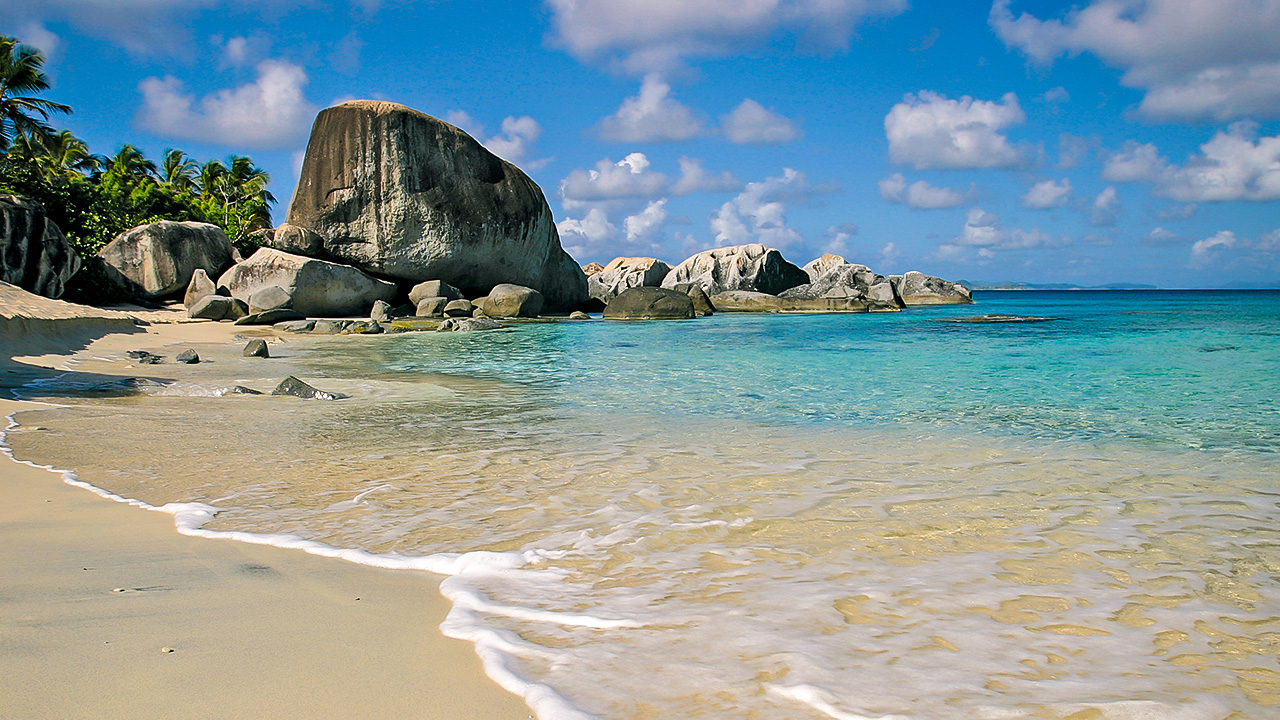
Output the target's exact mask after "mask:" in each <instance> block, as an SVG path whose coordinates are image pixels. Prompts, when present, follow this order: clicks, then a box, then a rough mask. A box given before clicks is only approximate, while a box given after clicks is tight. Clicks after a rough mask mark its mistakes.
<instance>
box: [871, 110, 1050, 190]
mask: <svg viewBox="0 0 1280 720" xmlns="http://www.w3.org/2000/svg"><path fill="white" fill-rule="evenodd" d="M1025 119H1026V115H1024V114H1023V112H1022V108H1021V107H1020V106H1019V105H1018V98H1017V97H1016V96H1015V95H1014V94H1013V93H1008V94H1006V95H1005V96H1004V97H1003V98H1001V100H1000V102H998V103H997V102H991V101H987V100H974V99H973V98H971V97H969V96H967V95H966V96H964V97H961V98H960V99H959V100H951V99H948V98H946V97H944V96H942V95H939V94H937V93H933V92H929V91H927V90H926V91H922V92H920V93H918V94H916V95H910V94H909V95H907V96H906V97H905V98H903V101H902V102H900V103H898V104H897V105H894V106H893V108H892V109H891V110H890V111H889V114H888V115H886V116H885V119H884V130H885V136H886V137H887V138H888V140H889V157H890V159H892V160H893V161H894V162H896V163H904V164H909V165H912V166H914V167H915V168H916V169H917V170H923V169H926V168H949V169H969V168H1012V167H1019V166H1022V165H1025V164H1026V163H1027V160H1028V153H1027V152H1026V150H1025V149H1020V148H1016V147H1014V146H1013V145H1011V144H1010V143H1009V139H1008V138H1007V137H1006V136H1005V135H1004V134H1003V133H1002V132H1001V131H1003V130H1004V129H1005V128H1008V127H1010V126H1012V125H1017V124H1019V123H1021V122H1023V121H1024V120H1025Z"/></svg>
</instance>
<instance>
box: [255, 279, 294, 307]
mask: <svg viewBox="0 0 1280 720" xmlns="http://www.w3.org/2000/svg"><path fill="white" fill-rule="evenodd" d="M292 307H293V296H292V295H290V294H289V291H288V290H285V289H284V288H282V287H280V286H279V285H268V286H266V287H264V288H262V289H261V290H258V291H256V292H254V293H251V294H250V295H249V312H251V313H261V312H266V311H268V310H289V309H291V308H292Z"/></svg>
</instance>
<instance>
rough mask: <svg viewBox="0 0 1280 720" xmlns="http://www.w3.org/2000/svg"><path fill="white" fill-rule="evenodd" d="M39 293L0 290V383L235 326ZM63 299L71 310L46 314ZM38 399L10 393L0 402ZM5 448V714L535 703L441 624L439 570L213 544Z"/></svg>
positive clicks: (170, 519) (423, 709)
mask: <svg viewBox="0 0 1280 720" xmlns="http://www.w3.org/2000/svg"><path fill="white" fill-rule="evenodd" d="M8 299H10V298H0V301H2V300H8ZM41 300H44V299H43V298H42V299H41ZM45 302H47V303H50V305H48V306H44V303H40V305H42V306H44V307H39V308H34V309H33V308H19V309H17V310H16V311H15V308H14V305H13V304H12V303H8V304H0V315H3V317H0V340H4V341H5V345H6V347H5V350H4V352H3V357H2V358H0V388H4V389H11V388H15V387H18V386H21V385H23V384H26V383H28V382H31V381H32V380H36V379H40V378H43V377H52V376H54V375H58V374H62V373H65V372H77V370H75V369H74V368H73V367H70V366H68V364H67V360H68V359H69V357H68V354H69V353H75V352H77V351H79V350H81V349H83V348H90V349H92V350H95V351H96V350H98V349H99V348H103V347H109V348H118V347H125V346H129V347H135V346H137V345H139V344H141V343H145V344H148V345H154V344H173V343H191V342H197V343H198V342H223V341H227V340H229V339H230V338H231V336H232V335H234V334H236V333H238V332H241V331H243V330H244V329H245V328H242V327H237V328H235V329H234V330H233V329H232V327H233V326H231V325H229V324H225V323H182V324H176V323H173V324H168V323H165V322H164V320H165V314H164V313H163V311H162V312H161V313H146V312H144V313H139V314H140V315H142V316H143V319H145V320H149V321H151V323H152V324H150V325H148V326H140V327H132V326H133V324H134V323H133V318H132V317H130V315H137V314H133V313H130V315H125V314H124V313H113V312H110V311H97V312H96V313H95V312H90V311H91V310H93V309H79V310H75V309H74V308H77V306H71V305H69V304H68V303H60V302H56V301H45ZM57 307H60V308H63V309H65V308H73V309H72V310H70V311H68V312H67V316H68V317H58V316H57V312H55V313H54V316H52V317H50V316H48V315H47V313H48V311H49V309H50V308H57ZM173 317H177V315H176V314H175V315H173ZM125 318H128V319H127V320H126V319H125ZM68 319H70V320H71V321H70V322H67V320H68ZM121 330H124V332H125V333H129V334H121V332H120V331H121ZM224 335H225V337H223V336H224ZM55 351H56V352H57V353H58V354H51V353H53V352H55ZM18 358H21V359H18ZM170 369H172V368H170ZM42 407H47V405H46V404H44V403H40V402H31V401H20V400H10V399H2V400H0V416H6V417H9V416H13V415H14V414H19V413H22V412H23V411H26V410H33V409H38V408H42ZM5 424H6V425H8V424H9V422H6V423H5ZM5 455H6V457H4V458H0V468H2V471H0V496H3V497H4V498H5V502H4V503H3V504H0V543H2V544H3V546H4V547H5V548H6V552H5V553H4V554H3V555H2V556H0V577H4V578H5V579H6V582H5V583H4V585H3V586H2V587H0V639H2V640H3V647H4V649H3V650H0V677H4V678H5V680H4V682H3V686H4V687H3V692H0V716H5V717H28V718H54V717H67V716H71V715H84V716H92V717H101V718H111V717H159V716H162V715H166V714H173V713H174V712H175V711H177V712H180V713H189V712H191V711H193V710H195V709H197V708H199V709H201V710H202V711H203V712H207V713H208V714H210V715H216V716H220V717H261V718H276V717H310V718H348V717H380V718H401V717H403V718H410V717H412V718H439V719H440V720H447V719H454V718H457V719H460V720H465V719H467V718H476V719H480V718H485V719H494V720H501V719H503V718H509V719H511V720H517V719H523V718H529V717H531V716H532V713H531V711H530V709H529V708H528V707H527V706H526V705H525V703H524V702H523V701H522V699H521V698H520V697H519V696H517V695H513V694H511V693H508V692H507V691H505V690H503V689H502V688H501V687H500V686H499V685H498V684H497V683H496V682H494V681H493V680H492V679H490V678H489V677H488V676H487V675H486V674H485V671H484V668H483V665H482V663H481V659H480V657H479V656H478V655H477V653H476V651H475V649H474V647H473V645H472V644H471V643H469V642H465V641H462V640H455V639H450V638H448V637H446V636H445V635H443V633H442V631H441V628H440V625H441V623H442V622H444V620H445V617H446V614H447V613H448V612H449V610H450V603H449V601H448V600H446V599H445V597H443V596H442V595H441V593H440V583H441V582H442V580H443V579H444V576H441V575H436V574H426V573H422V572H415V573H408V572H403V571H400V570H393V569H384V568H378V567H370V566H367V565H361V564H356V563H350V562H334V560H333V559H331V558H327V557H318V556H316V555H313V554H310V553H306V552H297V551H296V550H293V549H288V548H281V547H276V546H272V545H264V544H251V543H246V542H223V543H214V542H209V541H208V540H207V539H206V538H203V537H191V536H188V535H186V534H182V533H180V532H179V530H178V528H177V527H176V526H175V520H176V519H177V518H175V517H174V516H173V515H171V514H170V513H169V512H139V510H140V509H141V508H140V507H127V506H126V505H125V503H122V502H105V501H104V497H101V496H98V497H95V496H94V494H91V493H90V492H85V491H84V489H83V488H82V487H76V486H74V485H72V484H70V483H69V482H68V480H69V478H68V477H67V476H66V475H62V471H59V470H51V469H48V468H44V467H39V466H35V465H32V464H30V463H27V462H24V461H20V460H16V459H14V458H12V457H11V456H9V453H8V446H7V444H6V445H5ZM131 504H134V503H131ZM151 509H156V508H151ZM165 649H169V650H172V652H165V651H164V650H165Z"/></svg>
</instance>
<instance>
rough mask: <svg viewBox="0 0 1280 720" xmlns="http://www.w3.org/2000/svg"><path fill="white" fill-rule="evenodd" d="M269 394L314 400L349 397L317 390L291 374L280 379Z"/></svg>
mask: <svg viewBox="0 0 1280 720" xmlns="http://www.w3.org/2000/svg"><path fill="white" fill-rule="evenodd" d="M271 394H272V395H294V396H296V397H300V398H307V399H313V398H314V399H316V400H341V399H342V398H346V397H350V396H349V395H343V394H342V393H331V392H325V391H323V390H317V389H315V388H313V387H311V386H310V385H308V384H306V383H304V382H302V381H301V380H299V379H298V378H296V377H294V376H292V375H290V376H289V377H287V378H285V379H284V380H281V381H280V384H279V385H277V386H276V389H275V390H272V391H271Z"/></svg>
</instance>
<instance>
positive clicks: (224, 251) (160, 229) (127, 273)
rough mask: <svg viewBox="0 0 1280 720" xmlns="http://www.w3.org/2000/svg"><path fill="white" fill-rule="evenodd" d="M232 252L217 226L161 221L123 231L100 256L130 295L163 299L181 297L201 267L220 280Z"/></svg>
mask: <svg viewBox="0 0 1280 720" xmlns="http://www.w3.org/2000/svg"><path fill="white" fill-rule="evenodd" d="M233 253H234V250H233V249H232V247H231V241H230V240H228V239H227V234H226V233H224V232H223V231H222V228H220V227H218V226H217V225H210V224H209V223H199V222H173V221H172V220H161V221H159V222H153V223H147V224H146V225H139V226H138V227H135V228H133V229H131V230H126V231H125V232H123V233H120V234H119V235H118V236H116V239H114V240H112V241H111V242H109V243H107V246H106V247H104V248H102V250H100V251H98V256H97V257H98V259H99V260H101V261H102V264H103V267H104V269H105V270H106V272H107V276H108V277H109V278H111V280H112V281H113V282H115V283H116V284H117V285H119V286H120V287H122V288H124V289H125V290H126V291H128V292H129V293H130V294H132V295H134V296H137V297H139V298H142V299H145V300H161V299H165V298H169V297H174V296H177V295H180V294H182V293H183V292H184V291H185V290H186V289H187V284H188V283H190V282H191V275H192V273H194V272H195V271H196V270H197V269H202V270H204V271H205V273H207V274H208V275H209V276H210V277H216V276H217V275H218V274H219V273H221V272H222V271H223V270H226V269H227V268H228V267H230V266H231V263H232V262H233V259H232V256H233Z"/></svg>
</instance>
